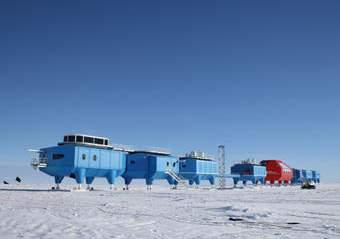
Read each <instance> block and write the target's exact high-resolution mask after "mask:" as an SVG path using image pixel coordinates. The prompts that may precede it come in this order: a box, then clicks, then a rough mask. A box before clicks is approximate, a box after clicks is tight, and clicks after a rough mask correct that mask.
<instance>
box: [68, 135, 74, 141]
mask: <svg viewBox="0 0 340 239" xmlns="http://www.w3.org/2000/svg"><path fill="white" fill-rule="evenodd" d="M75 141H76V136H74V135H70V136H68V142H75Z"/></svg>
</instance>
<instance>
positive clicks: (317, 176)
mask: <svg viewBox="0 0 340 239" xmlns="http://www.w3.org/2000/svg"><path fill="white" fill-rule="evenodd" d="M312 175H313V177H312V181H313V182H314V183H320V173H319V172H318V171H315V170H312Z"/></svg>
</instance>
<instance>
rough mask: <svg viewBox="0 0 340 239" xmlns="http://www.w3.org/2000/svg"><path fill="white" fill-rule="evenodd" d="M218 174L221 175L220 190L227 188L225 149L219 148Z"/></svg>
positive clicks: (222, 146) (220, 146)
mask: <svg viewBox="0 0 340 239" xmlns="http://www.w3.org/2000/svg"><path fill="white" fill-rule="evenodd" d="M218 174H219V188H220V189H224V188H225V147H224V145H219V146H218Z"/></svg>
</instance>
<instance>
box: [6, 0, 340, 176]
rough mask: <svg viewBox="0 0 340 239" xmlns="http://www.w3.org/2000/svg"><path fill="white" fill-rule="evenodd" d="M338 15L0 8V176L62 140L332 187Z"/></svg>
mask: <svg viewBox="0 0 340 239" xmlns="http://www.w3.org/2000/svg"><path fill="white" fill-rule="evenodd" d="M339 12H340V3H339V1H272V0H268V1H211V0H207V1H183V0H182V1H24V0H22V1H1V3H0V33H1V35H0V82H1V85H0V112H1V117H0V136H1V139H0V141H1V146H0V147H1V150H0V163H1V164H13V165H24V164H28V163H29V159H30V157H29V155H28V154H27V152H26V149H28V148H40V147H43V146H50V145H55V144H56V143H57V141H60V140H61V139H62V135H63V134H64V133H69V132H81V133H87V134H94V135H101V136H108V137H110V138H111V141H112V142H116V143H122V144H132V145H137V146H159V147H167V148H170V149H172V150H173V151H174V152H175V153H182V152H186V151H189V150H191V149H201V150H204V151H206V152H208V153H209V154H213V155H214V154H215V153H216V151H217V145H218V144H225V145H226V147H227V155H228V158H229V159H231V160H232V161H238V160H242V159H245V158H247V157H255V158H257V159H258V160H261V159H268V158H279V159H283V160H285V161H286V162H287V163H288V164H289V165H291V166H295V167H305V168H316V169H320V170H321V173H322V177H323V179H325V180H328V181H340V174H339V169H340V159H339V155H340V147H339V146H340V142H339V137H340V126H339V123H340V112H339V109H340V31H339V29H340V14H339Z"/></svg>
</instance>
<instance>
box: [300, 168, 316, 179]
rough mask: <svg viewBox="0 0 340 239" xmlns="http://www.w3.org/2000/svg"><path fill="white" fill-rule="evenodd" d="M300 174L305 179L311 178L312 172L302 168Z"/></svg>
mask: <svg viewBox="0 0 340 239" xmlns="http://www.w3.org/2000/svg"><path fill="white" fill-rule="evenodd" d="M302 175H303V177H304V178H305V179H307V180H312V179H313V172H312V170H305V169H302Z"/></svg>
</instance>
